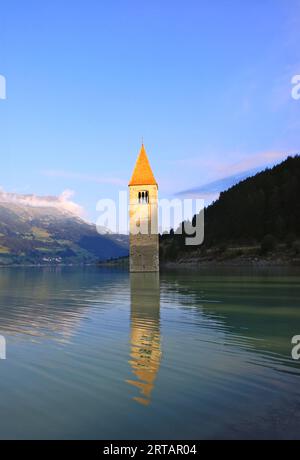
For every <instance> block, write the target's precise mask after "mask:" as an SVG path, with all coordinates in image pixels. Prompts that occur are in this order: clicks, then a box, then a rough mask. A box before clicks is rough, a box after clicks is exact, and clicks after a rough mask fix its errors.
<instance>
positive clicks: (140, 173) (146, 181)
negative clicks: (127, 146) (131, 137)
mask: <svg viewBox="0 0 300 460" xmlns="http://www.w3.org/2000/svg"><path fill="white" fill-rule="evenodd" d="M128 185H157V182H156V180H155V177H154V175H153V172H152V169H151V166H150V163H149V160H148V157H147V154H146V150H145V147H144V144H142V147H141V150H140V153H139V156H138V158H137V160H136V163H135V167H134V170H133V173H132V176H131V179H130V182H129V184H128Z"/></svg>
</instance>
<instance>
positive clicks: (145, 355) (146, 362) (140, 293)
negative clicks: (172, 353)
mask: <svg viewBox="0 0 300 460" xmlns="http://www.w3.org/2000/svg"><path fill="white" fill-rule="evenodd" d="M130 291H131V315H130V318H131V349H130V360H129V364H130V366H131V369H132V372H133V374H134V378H133V379H131V380H127V383H129V384H130V385H134V386H135V387H136V388H137V389H138V391H139V394H138V395H137V396H135V397H134V398H133V399H134V400H135V401H137V402H138V403H140V404H143V405H146V406H147V405H148V404H150V401H151V393H152V390H153V388H154V383H155V379H156V377H157V373H158V370H159V366H160V360H161V337H160V311H159V310H160V293H159V273H131V274H130Z"/></svg>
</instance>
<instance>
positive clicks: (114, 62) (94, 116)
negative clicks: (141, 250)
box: [0, 0, 300, 220]
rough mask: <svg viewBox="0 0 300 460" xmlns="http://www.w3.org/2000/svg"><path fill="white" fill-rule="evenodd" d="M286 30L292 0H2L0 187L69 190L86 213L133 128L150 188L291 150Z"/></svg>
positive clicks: (292, 44) (106, 188)
mask: <svg viewBox="0 0 300 460" xmlns="http://www.w3.org/2000/svg"><path fill="white" fill-rule="evenodd" d="M299 43H300V1H298V0H288V1H286V0H245V1H241V0H202V1H200V0H187V1H177V0H164V1H161V0H151V1H141V0H140V1H134V0H132V1H130V0H127V1H126V0H123V1H122V0H119V1H118V0H111V1H108V0H106V1H105V0H101V1H100V0H99V1H98V0H85V1H83V0H64V1H61V0H51V1H50V0H49V1H48V0H47V1H43V2H41V1H37V0H31V1H29V0H22V1H21V0H19V1H16V0H4V1H2V2H1V6H0V74H2V75H4V76H5V78H6V82H7V99H6V100H0V154H1V169H0V186H1V187H2V188H3V189H4V190H5V191H7V192H13V193H20V194H31V193H33V194H37V195H60V194H61V193H62V192H63V191H64V190H66V189H69V190H73V191H74V193H75V194H74V197H73V198H72V199H73V200H74V201H76V202H77V203H79V204H80V205H81V206H82V207H83V208H84V209H85V212H86V217H87V218H89V219H92V220H94V219H95V218H96V211H95V206H96V202H97V200H98V199H100V198H107V197H111V198H114V197H116V196H117V192H118V190H119V189H126V186H127V182H128V180H129V178H130V175H131V172H132V169H133V167H134V163H135V160H136V156H137V154H138V151H139V148H140V143H141V138H142V136H143V138H144V142H145V146H146V150H147V153H148V156H149V158H150V162H151V164H152V167H153V170H154V173H155V176H156V178H157V180H158V182H159V185H160V194H161V196H172V195H173V194H176V193H178V192H180V191H181V190H188V189H193V188H197V187H199V186H203V185H205V184H208V183H213V184H215V181H220V180H221V179H222V178H226V177H228V176H232V175H233V174H238V175H239V174H241V173H243V172H244V171H247V170H249V171H252V170H253V169H255V168H260V167H264V166H265V165H267V164H274V163H277V162H278V161H280V160H281V159H282V158H284V157H285V156H286V155H287V154H295V153H297V152H299V151H300V145H299V144H300V136H299V131H300V100H298V101H296V100H294V99H293V98H292V97H291V90H292V85H291V79H292V77H293V76H294V75H296V74H300V46H299ZM225 183H226V182H225ZM208 192H209V190H208ZM207 198H208V199H210V198H211V197H210V195H209V193H208V194H207Z"/></svg>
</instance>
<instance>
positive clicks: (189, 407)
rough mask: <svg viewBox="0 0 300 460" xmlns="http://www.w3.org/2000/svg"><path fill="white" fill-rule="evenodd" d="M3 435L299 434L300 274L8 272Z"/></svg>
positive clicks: (0, 325) (3, 290)
mask: <svg viewBox="0 0 300 460" xmlns="http://www.w3.org/2000/svg"><path fill="white" fill-rule="evenodd" d="M0 334H1V335H3V336H4V337H5V338H6V347H7V359H6V360H0V413H1V418H0V438H13V439H16V438H17V439H24V438H35V439H37V438H50V439H58V438H66V439H76V438H78V439H215V438H229V439H231V438H233V439H239V438H299V439H300V361H294V360H292V357H291V349H292V345H291V338H292V336H294V335H297V334H300V274H299V273H295V272H294V273H288V272H286V271H280V270H279V271H272V272H260V273H255V272H253V273H251V272H244V273H240V272H234V271H232V270H230V269H227V270H225V271H224V272H223V273H222V272H217V271H215V272H213V271H206V270H202V271H200V272H195V271H192V270H189V269H187V270H185V271H183V272H168V273H161V274H160V277H158V276H157V275H155V274H144V275H143V274H135V275H134V276H133V275H131V276H130V275H129V274H128V273H127V272H126V271H118V270H113V269H111V270H109V269H97V268H23V269H22V268H11V269H7V268H3V269H1V270H0Z"/></svg>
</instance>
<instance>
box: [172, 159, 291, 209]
mask: <svg viewBox="0 0 300 460" xmlns="http://www.w3.org/2000/svg"><path fill="white" fill-rule="evenodd" d="M287 156H288V155H287V154H286V153H282V152H261V153H258V154H255V155H251V156H249V157H247V158H243V159H241V160H240V161H237V162H234V163H231V164H230V163H229V162H227V161H226V160H225V161H224V160H223V162H221V161H218V162H214V161H213V160H204V161H205V162H206V167H208V165H209V167H210V170H211V172H212V174H211V176H212V178H213V180H211V181H209V182H205V183H203V184H200V185H198V186H195V187H192V188H190V189H187V190H183V191H181V192H179V193H178V194H177V195H180V196H201V197H202V198H204V199H206V200H207V201H208V202H209V201H212V200H214V199H216V198H217V197H218V195H219V193H220V192H222V191H224V190H226V189H228V188H229V187H232V186H233V185H234V184H236V183H237V182H239V181H241V180H243V179H246V178H247V177H249V176H252V175H254V174H256V173H257V172H259V171H261V170H262V169H264V168H266V167H268V166H272V165H274V164H276V163H278V162H280V161H282V160H284V159H285V158H286V157H287ZM200 161H201V160H200ZM196 163H197V161H195V162H194V163H193V165H194V166H196ZM190 164H191V163H190ZM198 166H200V164H199V163H198ZM201 167H203V163H202V164H201Z"/></svg>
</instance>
